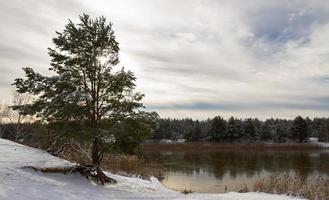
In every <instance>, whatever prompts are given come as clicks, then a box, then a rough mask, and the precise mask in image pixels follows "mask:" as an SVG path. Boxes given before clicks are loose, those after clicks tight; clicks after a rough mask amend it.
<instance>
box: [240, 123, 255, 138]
mask: <svg viewBox="0 0 329 200" xmlns="http://www.w3.org/2000/svg"><path fill="white" fill-rule="evenodd" d="M243 138H244V141H248V142H252V141H255V139H256V128H255V125H254V123H253V120H252V119H246V121H245V122H244V134H243Z"/></svg>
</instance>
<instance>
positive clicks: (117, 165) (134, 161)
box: [102, 154, 163, 180]
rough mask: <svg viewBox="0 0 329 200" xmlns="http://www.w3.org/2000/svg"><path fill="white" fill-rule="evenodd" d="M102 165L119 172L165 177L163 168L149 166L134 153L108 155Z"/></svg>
mask: <svg viewBox="0 0 329 200" xmlns="http://www.w3.org/2000/svg"><path fill="white" fill-rule="evenodd" d="M102 167H103V168H104V169H105V170H108V171H111V172H113V173H117V174H127V175H133V176H139V177H141V178H149V177H150V176H154V177H156V178H158V179H160V180H161V179H163V173H162V170H161V168H153V167H152V168H150V167H147V166H146V164H145V162H144V160H143V159H141V158H139V157H138V156H134V155H113V154H109V155H106V156H105V157H104V160H103V163H102Z"/></svg>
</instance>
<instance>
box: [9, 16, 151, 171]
mask: <svg viewBox="0 0 329 200" xmlns="http://www.w3.org/2000/svg"><path fill="white" fill-rule="evenodd" d="M56 34H57V36H56V37H55V38H53V43H54V46H55V47H54V48H49V49H48V51H49V52H48V53H49V56H50V57H51V63H50V65H51V68H49V70H51V71H52V72H53V74H54V75H53V76H44V75H41V74H39V73H37V72H35V71H34V70H33V69H32V68H23V70H24V72H25V76H26V79H22V78H17V79H15V82H14V85H15V86H16V88H17V92H19V93H29V94H32V95H34V96H35V97H36V99H35V100H34V101H33V102H32V103H29V104H24V105H18V106H14V107H13V108H14V109H16V110H19V112H20V113H22V114H24V115H26V114H30V115H36V116H37V117H39V118H41V119H42V120H43V121H45V122H47V123H48V124H49V125H50V127H51V128H53V129H54V130H56V131H57V132H60V133H61V135H63V137H66V136H70V137H79V138H85V139H87V140H89V141H91V142H92V155H91V157H92V162H93V164H94V165H95V166H97V167H98V166H99V165H100V163H101V161H102V157H103V154H104V152H105V151H106V150H108V149H109V147H112V146H114V144H118V143H119V142H120V141H121V142H122V141H125V142H127V140H134V141H136V140H137V139H136V138H134V137H132V136H134V135H131V134H134V133H136V132H137V133H140V132H143V134H138V135H139V136H141V137H145V135H146V134H145V132H150V131H151V130H152V129H153V128H154V126H155V125H156V118H157V114H156V113H148V112H145V111H144V110H143V108H144V106H143V104H142V103H141V100H142V99H143V97H144V94H142V93H139V92H135V91H134V90H135V87H136V86H135V83H134V82H135V80H136V77H135V75H134V74H133V72H131V71H126V70H124V68H117V67H116V66H117V65H118V63H119V56H118V55H119V50H120V49H119V44H118V42H117V41H116V38H115V35H114V31H113V29H112V23H107V22H106V18H105V17H99V18H96V19H91V18H90V17H89V15H86V14H83V15H82V16H80V22H79V23H73V22H72V21H70V20H69V23H68V24H67V25H66V26H65V29H64V30H63V31H62V32H56ZM131 127H134V128H135V129H134V130H133V131H132V129H131ZM118 130H122V131H121V132H120V131H118ZM119 133H122V134H123V135H124V138H125V139H123V137H120V138H121V139H119V140H118V139H117V138H118V136H120V134H119ZM129 134H130V135H129ZM115 137H116V138H115ZM139 139H140V138H138V140H139ZM118 146H120V145H118ZM121 146H122V145H121Z"/></svg>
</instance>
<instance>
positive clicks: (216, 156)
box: [144, 146, 329, 193]
mask: <svg viewBox="0 0 329 200" xmlns="http://www.w3.org/2000/svg"><path fill="white" fill-rule="evenodd" d="M144 154H145V160H146V163H147V165H148V166H149V167H151V168H154V169H159V168H160V169H162V171H163V172H164V179H163V180H162V183H163V184H164V185H165V186H166V187H168V188H171V189H175V190H180V191H183V190H185V189H187V190H192V191H195V192H202V193H222V192H224V191H225V187H227V190H228V191H230V190H235V189H237V188H241V186H244V185H245V186H247V187H249V188H252V187H253V185H254V182H255V181H256V180H257V179H260V178H264V177H267V176H268V175H270V174H273V173H289V174H299V175H301V176H303V177H306V178H307V177H309V176H312V175H320V176H325V177H327V176H329V151H328V150H294V149H288V150H287V149H285V150H275V149H269V150H248V149H240V150H239V149H234V148H233V149H222V150H219V149H214V150H209V149H208V150H203V149H202V148H201V149H200V148H199V147H198V146H196V147H195V149H192V150H191V149H189V150H170V146H169V148H168V150H160V151H159V150H157V148H156V146H154V147H152V148H148V149H147V150H145V151H144Z"/></svg>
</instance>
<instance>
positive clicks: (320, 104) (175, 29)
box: [0, 0, 329, 118]
mask: <svg viewBox="0 0 329 200" xmlns="http://www.w3.org/2000/svg"><path fill="white" fill-rule="evenodd" d="M0 11H1V12H0V22H1V25H2V26H1V27H0V37H1V40H0V72H1V76H0V79H1V81H0V86H1V88H2V89H1V91H0V95H1V97H2V98H3V99H6V98H8V94H9V90H10V89H11V86H10V84H11V83H12V80H13V79H14V78H16V77H18V76H22V72H21V69H20V68H21V67H24V66H33V67H36V70H38V71H41V72H42V73H46V71H47V68H48V64H49V58H48V55H47V50H46V49H47V47H49V46H51V45H52V44H51V38H52V37H54V33H55V31H56V30H57V31H60V30H62V29H63V27H64V25H65V24H66V23H67V21H68V19H72V20H73V21H74V20H77V16H78V15H79V14H81V13H83V12H87V13H90V14H91V15H92V16H99V15H104V16H106V17H107V18H108V19H109V20H111V21H112V22H113V23H114V29H115V33H116V35H117V39H118V41H119V42H120V47H121V50H122V51H121V54H120V55H121V64H120V65H123V66H125V67H127V68H128V69H131V70H133V71H134V72H135V73H136V75H137V77H138V89H139V90H141V91H142V92H144V93H146V99H145V104H146V106H147V107H148V109H154V110H155V111H158V112H159V114H160V115H161V116H170V117H189V116H192V117H195V118H205V117H211V116H214V115H217V114H223V115H225V116H230V115H237V116H241V117H248V116H251V115H255V116H259V117H271V116H274V117H275V116H276V117H293V116H294V115H297V114H302V115H303V114H304V115H310V116H316V115H319V116H327V115H328V114H329V108H328V105H327V102H328V101H327V100H328V98H327V96H326V95H327V92H328V82H329V81H328V80H329V78H328V74H329V68H328V62H329V60H328V57H329V47H328V45H326V44H328V41H329V39H328V37H327V35H328V34H329V14H328V13H329V2H324V1H320V0H314V1H306V0H305V1H303V0H302V1H276V2H275V1H272V2H269V1H263V0H246V1H239V0H232V1H216V0H202V1H201V0H191V1H188V3H187V1H177V0H157V1H152V0H140V1H138V2H137V1H135V0H126V1H119V0H95V1H88V0H82V1H77V0H69V1H67V0H60V1H52V0H45V1H32V0H27V1H26V0H25V1H23V0H14V1H1V2H0Z"/></svg>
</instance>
